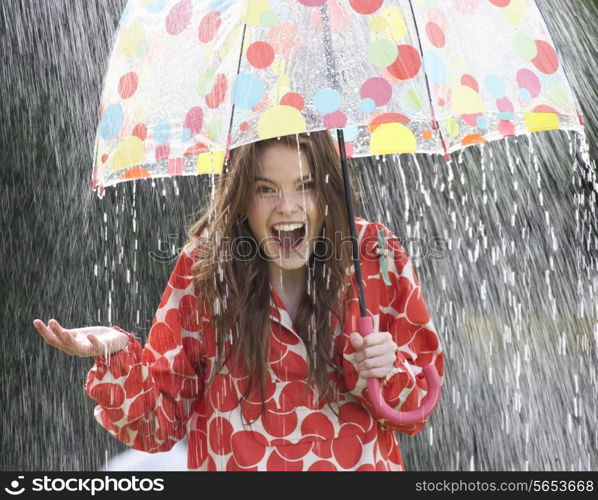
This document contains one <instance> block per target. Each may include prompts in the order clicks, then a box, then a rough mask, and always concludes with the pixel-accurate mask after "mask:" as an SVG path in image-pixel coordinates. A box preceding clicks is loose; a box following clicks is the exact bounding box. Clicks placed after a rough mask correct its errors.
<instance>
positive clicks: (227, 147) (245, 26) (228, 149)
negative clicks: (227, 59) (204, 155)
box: [225, 7, 249, 163]
mask: <svg viewBox="0 0 598 500" xmlns="http://www.w3.org/2000/svg"><path fill="white" fill-rule="evenodd" d="M248 8H249V7H248ZM246 31H247V23H243V34H242V35H241V48H240V50H239V61H238V62H237V75H236V76H239V71H240V70H241V60H242V59H243V47H244V45H245V32H246ZM232 105H233V106H232V108H231V111H230V122H229V124H228V134H227V135H226V152H225V161H226V162H227V163H228V157H229V154H230V143H231V136H232V133H233V120H234V117H235V103H234V102H233V103H232Z"/></svg>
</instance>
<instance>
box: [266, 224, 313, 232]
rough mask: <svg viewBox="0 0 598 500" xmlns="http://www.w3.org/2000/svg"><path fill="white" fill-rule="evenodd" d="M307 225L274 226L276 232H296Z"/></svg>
mask: <svg viewBox="0 0 598 500" xmlns="http://www.w3.org/2000/svg"><path fill="white" fill-rule="evenodd" d="M304 225H305V224H275V225H274V226H272V228H273V229H275V230H276V231H294V230H295V229H299V228H301V227H303V226H304Z"/></svg>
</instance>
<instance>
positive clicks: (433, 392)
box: [357, 316, 440, 425]
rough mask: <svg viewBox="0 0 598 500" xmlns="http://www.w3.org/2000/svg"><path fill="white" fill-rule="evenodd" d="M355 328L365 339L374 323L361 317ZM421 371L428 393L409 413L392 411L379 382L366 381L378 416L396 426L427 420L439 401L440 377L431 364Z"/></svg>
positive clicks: (373, 379)
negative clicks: (420, 403) (426, 383)
mask: <svg viewBox="0 0 598 500" xmlns="http://www.w3.org/2000/svg"><path fill="white" fill-rule="evenodd" d="M357 326H358V329H359V333H360V334H361V335H362V336H364V337H365V336H366V335H368V334H369V333H372V331H373V330H374V321H373V320H372V318H371V317H369V316H366V317H362V318H359V319H358V320H357ZM423 370H424V376H425V377H426V380H427V382H428V393H427V394H426V395H425V397H424V399H423V401H422V405H421V406H420V407H419V408H416V409H415V410H411V411H397V410H393V409H392V408H391V407H390V406H388V404H386V401H384V398H383V397H382V389H381V387H380V382H379V380H378V379H376V378H370V379H368V392H369V394H370V401H371V403H372V406H373V407H374V409H375V410H376V412H377V413H378V415H379V416H381V417H383V418H385V419H386V420H388V421H389V422H392V423H393V424H397V425H415V424H418V423H420V422H424V421H425V420H427V418H428V417H429V416H430V414H431V413H432V412H433V411H434V409H435V408H436V406H437V405H438V402H439V400H440V376H439V375H438V370H436V366H434V364H433V363H430V364H428V365H426V366H424V368H423Z"/></svg>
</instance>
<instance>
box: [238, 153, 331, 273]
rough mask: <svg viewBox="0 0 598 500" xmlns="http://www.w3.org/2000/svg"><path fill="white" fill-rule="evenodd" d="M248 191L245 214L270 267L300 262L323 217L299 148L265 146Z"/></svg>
mask: <svg viewBox="0 0 598 500" xmlns="http://www.w3.org/2000/svg"><path fill="white" fill-rule="evenodd" d="M251 190H252V191H251V195H250V199H249V203H248V207H247V218H248V222H249V226H250V228H251V230H252V232H253V235H254V237H255V239H256V241H257V243H258V244H259V245H260V247H261V248H262V250H263V252H264V253H265V255H266V256H267V260H268V265H269V267H270V269H271V270H273V269H275V268H279V270H284V271H292V270H296V269H300V268H301V267H303V266H305V265H306V264H307V262H308V261H309V257H310V255H311V253H312V252H313V250H314V247H315V244H316V241H317V237H318V236H319V234H320V231H321V230H322V225H323V222H324V216H323V214H321V213H320V210H318V206H317V204H316V189H315V182H314V179H313V178H312V170H311V166H310V165H309V161H308V159H307V156H306V155H305V153H303V152H301V153H299V152H298V151H297V150H296V149H292V148H289V147H288V146H285V145H282V144H281V145H278V144H275V145H272V146H269V147H268V148H266V149H265V150H264V151H263V152H262V153H261V156H260V169H259V171H258V175H257V178H256V180H255V182H254V184H253V186H251ZM273 266H274V267H273Z"/></svg>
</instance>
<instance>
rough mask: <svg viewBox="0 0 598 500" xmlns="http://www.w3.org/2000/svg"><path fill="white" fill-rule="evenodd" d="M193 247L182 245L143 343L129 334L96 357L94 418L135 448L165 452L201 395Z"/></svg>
mask: <svg viewBox="0 0 598 500" xmlns="http://www.w3.org/2000/svg"><path fill="white" fill-rule="evenodd" d="M193 250H194V248H193V246H192V245H188V246H187V247H185V248H184V249H183V251H182V252H181V254H180V255H179V258H178V260H177V263H176V265H175V268H174V270H173V272H172V274H171V276H170V279H169V281H168V285H167V286H166V289H165V290H164V293H163V294H162V298H161V300H160V305H159V307H158V311H157V312H156V315H155V317H154V319H153V321H152V326H151V329H150V333H149V337H148V340H147V344H146V345H145V347H142V346H141V344H140V343H139V341H138V340H137V339H136V338H135V337H134V336H133V335H131V334H130V333H128V332H125V331H124V330H122V329H120V328H119V327H113V328H115V329H117V330H119V331H121V332H123V333H126V334H127V335H128V337H129V342H128V345H127V346H126V347H125V348H124V349H123V350H121V351H119V352H117V353H113V354H111V355H109V356H97V357H95V359H94V361H95V364H94V366H93V367H92V369H91V370H90V371H89V373H88V376H87V382H86V386H85V391H86V393H87V395H88V396H89V397H90V398H91V399H93V400H94V401H95V402H96V403H97V406H96V407H95V411H94V416H95V418H96V420H97V421H98V422H99V423H100V424H101V425H102V426H103V427H105V428H106V429H107V430H108V432H110V434H112V435H113V436H114V437H116V438H117V439H119V440H121V441H123V442H124V443H125V444H127V445H129V446H131V447H132V448H135V449H138V450H143V451H148V452H159V451H167V450H169V449H170V448H172V446H174V444H175V443H176V442H177V441H179V440H180V439H181V438H182V437H183V436H184V435H185V432H186V424H187V421H188V419H189V416H190V415H191V412H192V410H193V407H194V405H195V404H201V400H200V399H201V395H202V393H203V379H202V376H201V374H202V365H203V362H202V355H201V348H200V342H199V336H198V333H197V332H198V330H199V322H200V311H199V309H198V307H197V305H196V299H195V295H194V294H193V284H192V280H191V279H190V267H191V263H192V257H193Z"/></svg>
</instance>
